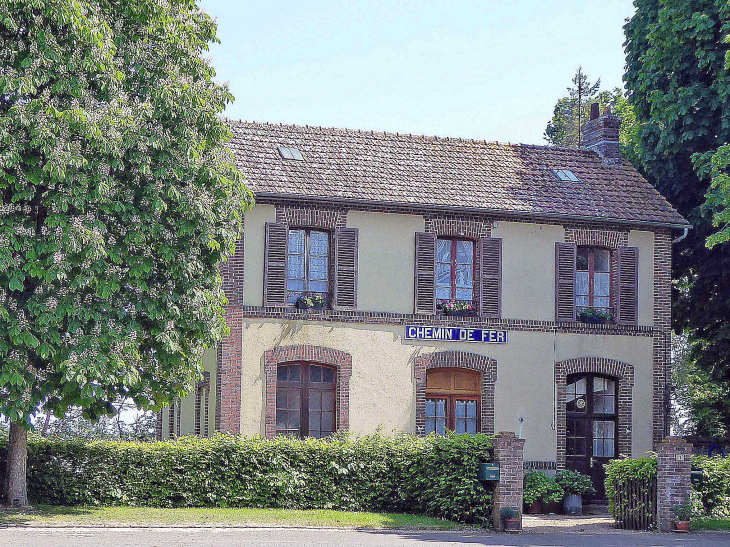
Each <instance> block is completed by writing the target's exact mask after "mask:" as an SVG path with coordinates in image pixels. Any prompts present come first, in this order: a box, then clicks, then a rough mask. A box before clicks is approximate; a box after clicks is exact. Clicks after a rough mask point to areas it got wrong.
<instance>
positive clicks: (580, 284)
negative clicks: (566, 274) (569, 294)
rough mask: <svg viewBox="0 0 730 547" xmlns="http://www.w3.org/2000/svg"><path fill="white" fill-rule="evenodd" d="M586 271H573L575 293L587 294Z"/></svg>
mask: <svg viewBox="0 0 730 547" xmlns="http://www.w3.org/2000/svg"><path fill="white" fill-rule="evenodd" d="M588 288H589V287H588V272H575V294H576V296H577V295H580V296H585V295H587V294H588Z"/></svg>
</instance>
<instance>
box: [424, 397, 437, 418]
mask: <svg viewBox="0 0 730 547" xmlns="http://www.w3.org/2000/svg"><path fill="white" fill-rule="evenodd" d="M426 416H436V401H434V400H433V399H426Z"/></svg>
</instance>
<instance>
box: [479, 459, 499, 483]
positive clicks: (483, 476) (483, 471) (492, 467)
mask: <svg viewBox="0 0 730 547" xmlns="http://www.w3.org/2000/svg"><path fill="white" fill-rule="evenodd" d="M477 479H479V480H480V481H482V482H489V481H498V480H499V464H498V463H480V464H479V472H478V473H477Z"/></svg>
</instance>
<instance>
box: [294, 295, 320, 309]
mask: <svg viewBox="0 0 730 547" xmlns="http://www.w3.org/2000/svg"><path fill="white" fill-rule="evenodd" d="M296 306H297V308H298V309H300V310H308V309H312V310H321V309H322V308H324V307H326V306H327V299H326V298H325V297H324V296H323V295H321V294H313V295H312V296H300V297H299V298H297V303H296Z"/></svg>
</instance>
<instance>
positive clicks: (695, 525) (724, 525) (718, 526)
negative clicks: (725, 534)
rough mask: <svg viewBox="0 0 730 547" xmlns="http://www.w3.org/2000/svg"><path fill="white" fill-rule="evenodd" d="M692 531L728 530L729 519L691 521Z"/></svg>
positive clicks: (729, 526)
mask: <svg viewBox="0 0 730 547" xmlns="http://www.w3.org/2000/svg"><path fill="white" fill-rule="evenodd" d="M692 530H730V519H697V520H693V521H692Z"/></svg>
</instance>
